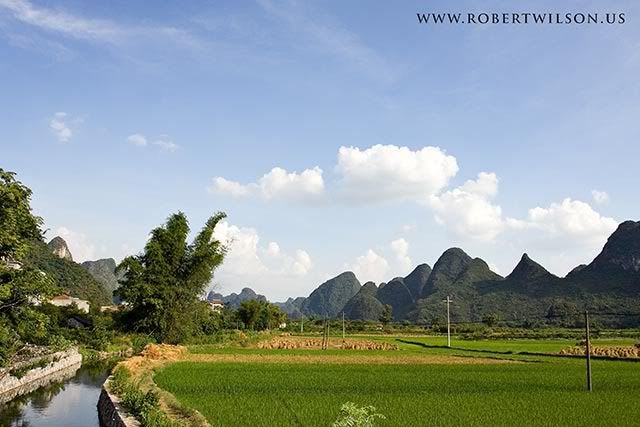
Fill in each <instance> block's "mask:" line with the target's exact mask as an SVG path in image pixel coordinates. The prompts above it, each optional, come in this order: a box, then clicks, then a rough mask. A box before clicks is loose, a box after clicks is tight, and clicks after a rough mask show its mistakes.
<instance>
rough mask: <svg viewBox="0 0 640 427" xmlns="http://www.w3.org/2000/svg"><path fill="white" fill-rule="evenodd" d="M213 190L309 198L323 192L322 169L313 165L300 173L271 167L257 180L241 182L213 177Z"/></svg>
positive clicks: (244, 194)
mask: <svg viewBox="0 0 640 427" xmlns="http://www.w3.org/2000/svg"><path fill="white" fill-rule="evenodd" d="M210 190H211V191H213V192H217V193H224V194H229V195H231V196H235V197H242V196H249V195H258V196H260V197H261V198H262V199H264V200H271V199H279V198H282V199H294V200H296V199H297V200H300V199H310V198H317V197H319V196H321V195H322V194H323V193H324V180H323V178H322V169H320V168H319V167H315V168H313V169H305V170H304V171H302V172H301V173H297V172H287V171H286V170H285V169H282V168H278V167H276V168H273V169H271V171H270V172H268V173H266V174H265V175H263V176H262V177H261V178H260V179H259V180H258V181H257V182H255V183H250V184H241V183H239V182H236V181H230V180H227V179H225V178H223V177H216V178H214V179H213V186H212V187H211V189H210Z"/></svg>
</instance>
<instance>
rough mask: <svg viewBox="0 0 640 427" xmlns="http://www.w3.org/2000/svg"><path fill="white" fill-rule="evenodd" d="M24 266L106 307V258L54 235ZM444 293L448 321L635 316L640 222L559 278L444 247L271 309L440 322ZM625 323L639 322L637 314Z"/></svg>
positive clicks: (344, 277)
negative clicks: (390, 271) (423, 258)
mask: <svg viewBox="0 0 640 427" xmlns="http://www.w3.org/2000/svg"><path fill="white" fill-rule="evenodd" d="M26 262H28V263H31V264H33V265H35V266H37V267H38V268H40V269H41V270H42V271H44V272H46V273H47V274H51V275H52V276H53V277H55V278H56V279H57V281H58V283H60V285H61V287H62V291H64V292H68V293H69V294H71V295H72V296H76V297H80V298H84V299H89V300H91V301H94V302H97V303H99V304H108V303H110V302H111V300H112V294H113V290H114V289H116V288H117V286H118V279H119V277H118V276H117V275H116V274H115V268H116V263H115V261H114V260H113V259H111V258H107V259H101V260H97V261H86V262H83V263H82V264H81V265H80V264H77V263H75V262H74V261H73V257H72V254H71V252H70V251H69V248H68V247H67V244H66V242H65V241H64V239H62V238H60V237H55V238H54V239H52V240H51V242H49V244H45V243H42V242H37V244H36V245H35V247H34V250H33V251H32V253H31V254H30V255H29V256H28V257H27V259H26ZM447 296H451V297H452V299H453V303H452V304H451V316H452V320H453V321H480V320H482V319H483V318H484V317H485V316H487V315H496V316H497V317H498V318H499V319H500V320H505V321H528V320H536V319H540V318H543V317H544V316H546V315H553V316H557V315H562V314H571V315H574V316H575V315H577V314H578V313H579V311H580V310H583V309H584V308H589V309H590V310H592V311H599V312H607V313H610V312H619V313H640V222H634V221H626V222H623V223H622V224H620V225H619V226H618V228H617V230H616V231H615V232H614V233H613V234H612V235H611V236H610V237H609V239H608V240H607V243H606V244H605V246H604V248H603V249H602V252H601V253H600V254H599V255H598V256H597V257H596V258H595V259H594V260H593V261H592V262H591V263H590V264H587V265H580V266H577V267H576V268H574V269H573V270H572V271H571V272H570V273H569V274H567V276H566V277H563V278H561V277H557V276H555V275H553V274H551V273H550V272H549V271H547V270H546V269H545V268H544V267H543V266H542V265H540V264H539V263H537V262H535V261H534V260H532V259H531V258H530V257H529V256H528V255H527V254H524V255H522V258H521V259H520V262H518V264H517V265H516V266H515V268H514V269H513V271H512V272H511V273H510V274H509V275H507V276H506V277H502V276H500V275H498V274H497V273H495V272H493V271H491V269H490V268H489V266H488V265H487V263H486V262H485V261H483V260H482V259H480V258H472V257H471V256H469V255H468V254H466V253H465V252H464V251H463V250H462V249H460V248H451V249H447V250H446V251H445V252H444V253H443V254H442V255H441V256H440V258H439V259H438V260H437V261H436V263H435V264H434V266H433V269H432V268H431V267H430V266H429V265H427V264H420V265H418V266H417V267H416V268H415V269H414V270H413V271H412V272H411V273H410V274H409V275H407V276H406V277H396V278H393V279H391V280H390V281H388V282H387V283H381V284H379V285H376V284H375V283H373V282H367V283H365V284H364V285H361V283H360V281H359V280H358V278H357V277H356V276H355V274H354V273H352V272H350V271H347V272H344V273H341V274H339V275H338V276H336V277H334V278H332V279H329V280H327V281H326V282H324V283H322V284H321V285H320V286H318V287H317V288H316V289H315V290H314V291H313V292H311V294H310V295H309V296H308V297H298V298H289V299H288V300H287V301H285V302H278V303H275V304H277V305H278V306H279V307H280V308H281V309H282V310H283V311H285V312H286V313H287V314H288V315H289V316H290V317H291V318H299V317H300V316H302V315H304V316H306V317H311V316H313V317H317V318H322V317H325V316H327V317H329V318H336V317H339V316H341V313H343V312H344V314H345V316H346V317H347V318H349V319H363V320H377V319H379V318H380V316H381V314H382V310H383V309H384V306H385V305H386V304H388V305H390V306H391V307H392V308H393V317H394V319H395V320H409V321H413V322H422V323H431V322H434V321H442V320H443V316H444V313H445V311H444V304H443V299H444V298H446V297H447ZM207 298H208V299H209V300H212V299H220V300H222V301H223V302H224V303H225V304H226V305H227V306H229V307H232V308H236V307H238V306H239V305H240V303H241V302H242V301H246V300H251V299H257V300H262V301H266V300H267V299H266V297H265V296H264V295H259V294H256V293H255V292H254V291H253V290H252V289H251V288H248V287H247V288H244V289H243V290H242V291H241V292H240V293H239V294H236V293H232V294H230V295H226V296H224V295H222V294H219V293H215V292H213V291H212V292H210V293H209V295H208V296H207ZM627 321H629V322H631V323H633V324H640V316H635V317H630V318H629V319H627Z"/></svg>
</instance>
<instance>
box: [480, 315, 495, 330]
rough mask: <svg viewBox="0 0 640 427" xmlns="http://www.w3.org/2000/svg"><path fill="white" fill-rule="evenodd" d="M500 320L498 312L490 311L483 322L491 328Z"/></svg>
mask: <svg viewBox="0 0 640 427" xmlns="http://www.w3.org/2000/svg"><path fill="white" fill-rule="evenodd" d="M498 320H499V319H498V315H497V314H496V313H489V314H486V315H485V316H484V317H483V318H482V323H484V324H485V325H487V326H488V327H490V328H491V327H493V326H495V324H496V323H498Z"/></svg>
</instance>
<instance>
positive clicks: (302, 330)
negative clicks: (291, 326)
mask: <svg viewBox="0 0 640 427" xmlns="http://www.w3.org/2000/svg"><path fill="white" fill-rule="evenodd" d="M300 333H301V334H303V333H304V314H303V315H301V316H300Z"/></svg>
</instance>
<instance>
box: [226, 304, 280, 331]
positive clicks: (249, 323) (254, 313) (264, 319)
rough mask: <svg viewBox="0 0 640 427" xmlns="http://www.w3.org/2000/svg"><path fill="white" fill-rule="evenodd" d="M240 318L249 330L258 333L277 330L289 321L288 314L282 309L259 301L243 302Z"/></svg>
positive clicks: (239, 308)
mask: <svg viewBox="0 0 640 427" xmlns="http://www.w3.org/2000/svg"><path fill="white" fill-rule="evenodd" d="M238 317H239V319H240V320H241V321H242V323H243V324H244V325H245V327H246V328H247V329H251V330H258V331H262V330H265V329H275V328H277V327H278V326H279V325H280V324H281V323H283V322H286V320H287V315H286V313H284V312H283V311H282V310H281V309H280V307H278V306H277V305H275V304H271V303H268V302H266V301H258V300H246V301H242V303H240V307H238Z"/></svg>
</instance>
